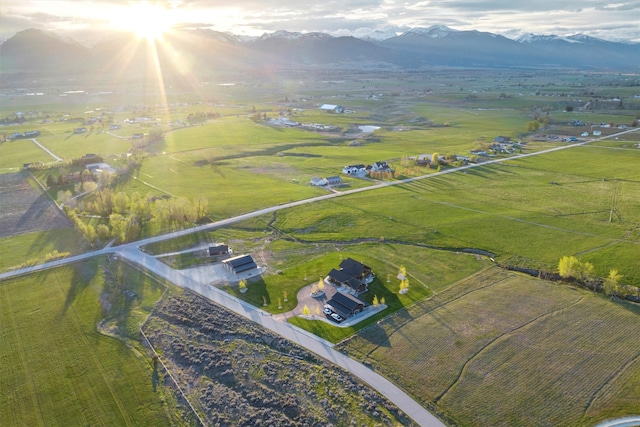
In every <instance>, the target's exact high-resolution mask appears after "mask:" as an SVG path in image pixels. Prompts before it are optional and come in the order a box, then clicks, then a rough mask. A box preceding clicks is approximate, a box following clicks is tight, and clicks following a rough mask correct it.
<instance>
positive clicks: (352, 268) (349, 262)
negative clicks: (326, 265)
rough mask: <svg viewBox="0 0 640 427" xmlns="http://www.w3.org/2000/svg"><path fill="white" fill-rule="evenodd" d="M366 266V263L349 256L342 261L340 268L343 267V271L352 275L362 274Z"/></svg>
mask: <svg viewBox="0 0 640 427" xmlns="http://www.w3.org/2000/svg"><path fill="white" fill-rule="evenodd" d="M365 267H366V266H365V265H364V264H362V263H361V262H358V261H356V260H354V259H353V258H347V259H345V260H344V261H342V262H341V263H340V268H341V269H342V271H341V272H342V273H344V274H347V275H348V276H351V277H358V276H362V273H364V269H365Z"/></svg>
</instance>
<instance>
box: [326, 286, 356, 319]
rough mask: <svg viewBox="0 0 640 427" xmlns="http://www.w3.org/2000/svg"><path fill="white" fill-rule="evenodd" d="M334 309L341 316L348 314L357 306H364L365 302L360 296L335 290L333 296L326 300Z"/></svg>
mask: <svg viewBox="0 0 640 427" xmlns="http://www.w3.org/2000/svg"><path fill="white" fill-rule="evenodd" d="M327 305H330V306H331V307H332V308H333V310H334V311H336V312H337V313H338V314H339V315H341V316H342V317H348V316H350V315H351V314H352V313H353V311H354V310H355V309H357V308H358V307H359V306H362V307H364V306H365V305H366V304H365V302H364V301H362V300H361V299H360V298H357V297H355V296H353V295H350V294H345V293H342V292H336V293H335V294H334V295H333V297H332V298H331V299H330V300H329V301H327Z"/></svg>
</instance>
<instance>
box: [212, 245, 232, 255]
mask: <svg viewBox="0 0 640 427" xmlns="http://www.w3.org/2000/svg"><path fill="white" fill-rule="evenodd" d="M227 252H229V246H228V245H215V246H209V254H210V255H211V254H221V253H222V254H226V253H227Z"/></svg>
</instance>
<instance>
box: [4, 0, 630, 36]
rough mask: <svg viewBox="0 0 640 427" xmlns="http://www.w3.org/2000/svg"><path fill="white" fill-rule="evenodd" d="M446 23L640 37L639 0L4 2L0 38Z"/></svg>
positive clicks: (339, 30) (361, 31) (335, 30)
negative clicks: (37, 33)
mask: <svg viewBox="0 0 640 427" xmlns="http://www.w3.org/2000/svg"><path fill="white" fill-rule="evenodd" d="M436 24H437V25H446V26H449V27H451V28H453V29H456V30H479V31H488V32H492V33H496V34H502V35H504V36H507V37H510V38H515V37H516V36H518V35H519V34H522V33H535V34H556V35H561V36H564V35H571V34H576V33H583V34H587V35H590V36H594V37H599V38H602V39H605V40H612V41H620V40H632V41H638V42H640V1H639V0H619V1H616V0H613V1H610V0H529V1H518V0H423V1H414V0H320V1H318V0H296V1H292V0H233V1H231V0H1V1H0V39H7V38H9V37H11V36H13V35H14V34H15V33H16V32H18V31H21V30H24V29H27V28H38V29H41V30H48V31H53V32H54V33H56V34H58V35H62V36H64V35H68V36H71V37H73V38H76V39H77V40H79V41H83V40H82V38H85V40H84V41H90V40H94V41H95V40H97V39H99V38H104V36H96V35H95V32H96V31H99V32H101V33H102V34H103V35H105V34H107V32H108V31H112V30H129V31H136V32H137V33H138V34H139V35H141V36H145V37H154V36H157V35H158V34H159V33H161V32H162V31H164V30H166V29H167V28H168V27H169V26H177V27H180V26H186V27H201V28H211V29H214V30H217V31H227V32H231V33H234V34H237V35H261V34H263V33H265V32H267V33H268V32H273V31H276V30H287V31H299V32H310V31H323V32H327V33H330V34H333V35H355V36H362V35H366V34H368V33H371V32H372V31H374V30H382V31H396V32H402V31H405V30H407V29H409V28H412V27H429V26H431V25H436Z"/></svg>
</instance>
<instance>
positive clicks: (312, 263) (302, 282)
mask: <svg viewBox="0 0 640 427" xmlns="http://www.w3.org/2000/svg"><path fill="white" fill-rule="evenodd" d="M267 249H268V251H263V252H261V253H262V254H263V256H266V257H273V258H269V262H270V264H269V274H265V275H264V276H262V277H261V278H259V279H253V280H250V281H249V282H248V283H247V289H248V290H247V292H246V293H240V292H239V291H238V288H237V287H235V286H229V287H227V288H226V290H227V291H228V292H229V293H231V294H232V295H235V296H236V297H238V298H240V299H243V300H245V301H248V302H250V303H252V304H254V305H256V306H261V307H262V309H263V310H266V311H268V312H270V313H273V314H278V313H284V312H287V311H289V310H292V309H293V308H294V307H295V306H296V305H297V304H298V301H297V299H296V294H297V293H298V291H299V290H300V289H301V288H302V287H304V286H307V285H310V284H313V283H316V282H318V280H319V279H320V278H324V277H325V276H326V275H327V274H328V273H329V271H330V270H331V269H332V268H338V266H339V264H340V262H341V261H342V260H344V259H347V258H349V257H350V258H353V259H355V260H357V261H359V262H362V263H364V264H366V265H368V266H370V267H371V268H372V270H373V272H374V274H375V275H376V279H375V280H374V281H373V283H371V284H370V285H369V291H368V292H366V293H364V294H361V295H360V298H361V299H363V300H364V301H365V302H366V303H367V304H372V302H373V298H374V296H375V297H378V299H379V300H382V299H384V301H385V304H386V305H387V306H388V308H387V309H386V310H384V311H383V312H381V313H380V314H379V315H376V316H373V317H371V318H369V319H367V320H365V321H363V322H360V323H358V324H357V325H355V326H353V327H347V328H337V327H335V326H333V325H331V324H328V323H326V322H321V321H316V320H305V319H302V318H290V319H289V321H290V322H291V323H293V324H295V325H297V326H300V327H302V328H303V329H306V330H309V331H311V332H313V333H315V334H317V335H319V336H322V337H323V338H325V339H328V340H330V341H334V342H336V341H339V340H340V339H343V338H344V337H347V336H349V335H351V334H353V333H354V332H355V331H357V330H359V329H361V328H363V327H366V326H367V325H369V324H371V323H373V322H375V321H376V320H379V319H381V318H382V317H384V316H387V315H389V314H391V313H393V312H395V311H397V310H401V309H403V308H405V307H408V306H410V305H412V304H414V303H416V302H419V301H422V300H424V299H425V298H427V297H428V296H431V295H432V294H433V293H434V292H436V293H437V292H440V291H441V290H443V289H445V288H447V287H448V286H450V285H451V284H452V283H455V282H456V281H458V280H461V279H462V278H464V277H466V276H468V275H469V274H472V273H474V272H476V271H478V270H479V269H481V268H483V267H485V266H486V265H487V264H488V263H489V261H488V260H483V259H481V258H478V257H475V256H473V255H470V254H460V253H455V252H450V251H437V250H431V249H427V248H423V247H419V246H415V245H397V244H390V243H384V242H376V243H361V244H343V243H340V242H336V243H334V244H322V245H315V248H313V249H312V248H310V247H308V246H305V245H301V244H296V243H291V242H286V241H276V242H274V243H273V244H272V245H270V246H268V247H267ZM401 266H404V267H405V268H406V270H407V277H408V279H409V283H410V291H409V292H408V293H406V294H400V293H399V290H400V288H399V286H400V281H399V280H398V279H397V275H398V271H399V269H400V267H401ZM274 272H275V274H273V273H274ZM285 293H286V295H287V299H288V301H284V299H285V298H284V296H285ZM265 300H266V302H267V305H266V306H264V305H263V304H264V301H265ZM278 302H279V303H280V304H281V306H282V308H278ZM313 309H314V308H313V307H310V310H313ZM312 313H313V311H312Z"/></svg>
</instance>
